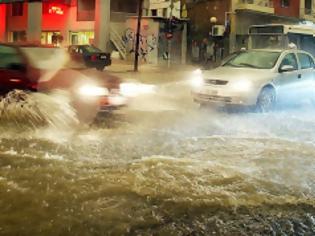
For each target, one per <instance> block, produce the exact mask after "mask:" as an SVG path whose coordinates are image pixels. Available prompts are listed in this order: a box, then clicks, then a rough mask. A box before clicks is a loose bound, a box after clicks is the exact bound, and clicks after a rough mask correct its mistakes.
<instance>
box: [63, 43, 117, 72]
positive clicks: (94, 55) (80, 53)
mask: <svg viewBox="0 0 315 236" xmlns="http://www.w3.org/2000/svg"><path fill="white" fill-rule="evenodd" d="M68 51H69V53H70V56H71V60H73V61H75V62H78V63H83V64H85V66H87V67H90V68H96V69H97V70H104V68H105V67H106V66H109V65H111V63H112V61H111V57H110V54H109V53H105V52H102V51H101V50H100V49H98V48H97V47H95V46H93V45H71V46H69V48H68Z"/></svg>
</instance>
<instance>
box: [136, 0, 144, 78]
mask: <svg viewBox="0 0 315 236" xmlns="http://www.w3.org/2000/svg"><path fill="white" fill-rule="evenodd" d="M142 7H143V0H139V6H138V22H137V33H136V46H135V62H134V71H135V72H137V71H138V65H139V48H140V35H141V19H142Z"/></svg>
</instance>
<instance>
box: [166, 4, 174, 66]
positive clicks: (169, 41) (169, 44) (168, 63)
mask: <svg viewBox="0 0 315 236" xmlns="http://www.w3.org/2000/svg"><path fill="white" fill-rule="evenodd" d="M170 8H171V12H170V19H169V20H170V21H171V20H172V18H173V8H174V0H171V4H170ZM167 50H168V58H167V67H168V68H170V67H171V51H172V38H170V39H168V49H167Z"/></svg>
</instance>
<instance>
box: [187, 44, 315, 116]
mask: <svg viewBox="0 0 315 236" xmlns="http://www.w3.org/2000/svg"><path fill="white" fill-rule="evenodd" d="M314 76H315V75H314V58H313V56H312V55H311V54H309V53H307V52H305V51H301V50H296V49H288V50H280V49H279V50H276V49H275V50H272V49H264V50H249V51H242V52H239V53H238V54H237V55H234V56H232V57H231V58H230V59H229V60H227V61H225V63H223V64H222V65H221V66H219V67H217V68H216V69H213V70H208V71H203V72H201V71H199V72H198V73H197V74H196V75H195V78H193V82H194V88H193V99H194V101H195V102H197V103H199V104H201V105H206V104H216V105H220V106H226V105H233V106H235V105H241V106H253V107H256V109H257V110H259V111H263V112H265V111H270V110H272V109H273V108H274V107H275V105H276V104H277V103H281V104H291V103H295V104H296V103H298V102H300V101H301V100H305V99H307V100H310V101H314V92H315V90H314V88H315V87H314V85H315V84H314V79H315V77H314Z"/></svg>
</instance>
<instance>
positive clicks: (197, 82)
mask: <svg viewBox="0 0 315 236" xmlns="http://www.w3.org/2000/svg"><path fill="white" fill-rule="evenodd" d="M203 83H204V80H203V78H202V76H201V75H199V76H194V77H193V78H192V79H191V80H190V84H191V86H193V87H195V88H198V87H201V86H202V85H203Z"/></svg>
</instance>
